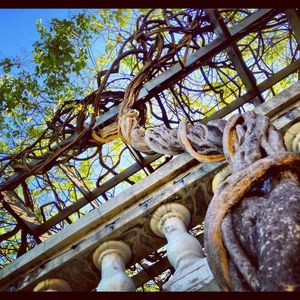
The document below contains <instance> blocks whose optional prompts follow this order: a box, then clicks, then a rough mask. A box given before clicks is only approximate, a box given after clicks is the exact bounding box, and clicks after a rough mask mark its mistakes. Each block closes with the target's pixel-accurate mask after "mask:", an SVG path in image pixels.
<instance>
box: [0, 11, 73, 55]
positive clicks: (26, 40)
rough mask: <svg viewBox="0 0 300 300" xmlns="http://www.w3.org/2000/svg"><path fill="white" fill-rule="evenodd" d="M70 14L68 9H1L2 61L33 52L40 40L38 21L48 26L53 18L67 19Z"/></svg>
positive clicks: (0, 37)
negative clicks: (33, 47) (36, 42)
mask: <svg viewBox="0 0 300 300" xmlns="http://www.w3.org/2000/svg"><path fill="white" fill-rule="evenodd" d="M68 12H69V10H68V9H0V41H1V44H0V60H1V58H3V57H13V56H15V55H18V56H22V55H23V54H26V52H27V53H28V52H31V49H32V47H31V46H32V44H33V42H35V41H36V40H37V39H38V32H37V30H36V27H35V21H36V20H37V19H42V20H43V23H44V22H45V23H44V24H46V23H47V22H49V21H51V19H52V17H56V18H65V17H67V16H68Z"/></svg>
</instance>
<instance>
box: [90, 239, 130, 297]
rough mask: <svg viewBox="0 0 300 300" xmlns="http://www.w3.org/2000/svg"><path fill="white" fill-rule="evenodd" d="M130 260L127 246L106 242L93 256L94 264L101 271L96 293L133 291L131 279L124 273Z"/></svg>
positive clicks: (116, 242)
mask: <svg viewBox="0 0 300 300" xmlns="http://www.w3.org/2000/svg"><path fill="white" fill-rule="evenodd" d="M130 258H131V250H130V248H129V246H128V245H127V244H125V243H123V242H121V241H108V242H105V243H103V244H102V245H100V246H99V247H98V248H97V249H96V250H95V252H94V254H93V261H94V264H95V265H96V267H97V268H98V269H100V270H101V281H100V283H99V285H98V288H97V290H98V291H135V286H134V284H133V281H132V280H131V278H129V277H128V276H127V275H126V273H125V265H126V264H127V263H128V262H129V260H130Z"/></svg>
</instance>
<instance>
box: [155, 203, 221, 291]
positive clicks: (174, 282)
mask: <svg viewBox="0 0 300 300" xmlns="http://www.w3.org/2000/svg"><path fill="white" fill-rule="evenodd" d="M190 219H191V214H190V212H189V210H188V209H187V208H186V207H185V206H183V205H182V204H177V203H168V204H164V205H162V206H160V207H159V208H158V209H157V210H156V211H155V212H154V214H153V216H152V218H151V220H150V226H151V229H152V231H153V232H154V233H155V234H156V235H157V236H159V237H163V238H166V239H167V241H168V245H167V256H168V259H169V262H170V264H171V265H172V266H173V267H174V269H175V273H174V274H173V276H172V277H171V278H170V280H169V281H168V282H167V283H165V284H164V286H163V289H164V290H166V291H218V290H219V288H218V286H217V285H216V283H215V281H214V278H213V275H212V273H211V271H210V269H209V267H208V263H207V260H206V258H205V257H204V255H203V252H202V247H201V245H200V243H199V241H198V240H197V239H196V238H195V237H194V236H192V235H191V234H189V233H188V231H187V227H188V226H189V223H190Z"/></svg>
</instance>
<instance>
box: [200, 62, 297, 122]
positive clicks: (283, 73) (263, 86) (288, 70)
mask: <svg viewBox="0 0 300 300" xmlns="http://www.w3.org/2000/svg"><path fill="white" fill-rule="evenodd" d="M299 69H300V59H298V60H296V61H295V62H293V63H291V64H290V65H288V66H287V67H285V68H283V69H281V70H280V71H279V72H277V73H276V74H274V75H272V76H271V77H269V78H268V79H266V80H265V81H263V82H261V83H260V84H258V85H257V88H258V89H259V90H260V92H261V93H262V92H264V91H266V90H267V89H269V88H271V87H272V86H273V85H274V84H275V83H277V82H279V81H281V80H282V79H284V78H285V77H287V76H288V75H290V74H292V73H294V72H296V71H297V70H299ZM253 96H254V92H253V91H250V92H248V93H246V94H245V95H243V96H242V97H240V98H238V99H236V100H234V101H232V102H231V103H229V104H228V105H227V106H226V107H224V108H222V109H220V110H218V111H217V112H215V113H214V114H213V115H211V116H209V117H207V118H205V119H203V120H201V122H202V123H204V124H205V123H207V122H208V121H209V120H212V119H221V118H223V117H225V116H226V115H228V114H229V113H231V112H233V111H234V110H235V109H237V108H239V107H240V106H241V105H243V104H245V103H247V102H249V101H250V100H251V99H252V98H253Z"/></svg>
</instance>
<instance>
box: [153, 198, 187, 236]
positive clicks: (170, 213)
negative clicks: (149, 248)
mask: <svg viewBox="0 0 300 300" xmlns="http://www.w3.org/2000/svg"><path fill="white" fill-rule="evenodd" d="M172 217H173V218H178V219H180V220H181V221H182V222H183V224H184V225H185V227H188V226H189V224H190V221H191V213H190V211H189V210H188V209H187V208H186V207H185V206H184V205H182V204H179V203H167V204H163V205H162V206H160V207H159V208H157V209H156V211H155V212H154V214H153V215H152V217H151V220H150V227H151V230H152V231H153V232H154V233H155V234H156V235H157V236H159V237H162V238H165V233H164V223H165V222H166V220H167V219H170V218H172Z"/></svg>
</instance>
